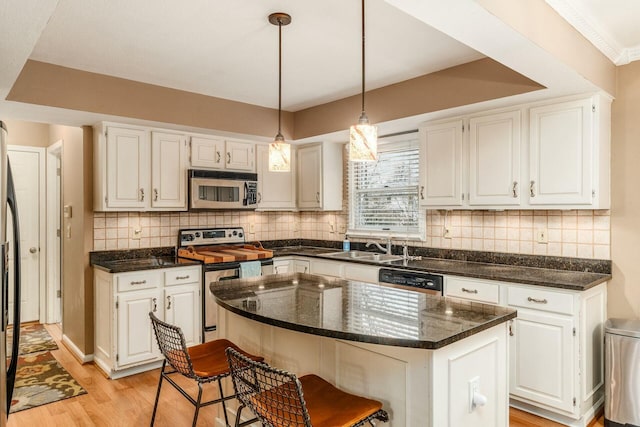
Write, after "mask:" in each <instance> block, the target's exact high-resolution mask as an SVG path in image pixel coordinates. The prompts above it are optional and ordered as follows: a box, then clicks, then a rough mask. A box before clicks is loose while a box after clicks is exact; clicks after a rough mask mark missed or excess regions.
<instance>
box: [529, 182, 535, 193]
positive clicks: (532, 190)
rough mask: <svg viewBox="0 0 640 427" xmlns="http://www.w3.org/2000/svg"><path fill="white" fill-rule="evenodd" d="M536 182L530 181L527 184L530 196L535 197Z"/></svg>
mask: <svg viewBox="0 0 640 427" xmlns="http://www.w3.org/2000/svg"><path fill="white" fill-rule="evenodd" d="M535 186H536V182H535V181H531V184H530V185H529V195H530V196H531V197H536V187H535Z"/></svg>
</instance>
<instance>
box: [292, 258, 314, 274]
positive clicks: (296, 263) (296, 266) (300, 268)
mask: <svg viewBox="0 0 640 427" xmlns="http://www.w3.org/2000/svg"><path fill="white" fill-rule="evenodd" d="M309 271H310V263H309V261H305V260H301V259H294V260H293V272H294V273H307V274H308V273H309Z"/></svg>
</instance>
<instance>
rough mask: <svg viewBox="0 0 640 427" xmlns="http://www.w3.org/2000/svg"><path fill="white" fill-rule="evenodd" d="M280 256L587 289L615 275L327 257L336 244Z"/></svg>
mask: <svg viewBox="0 0 640 427" xmlns="http://www.w3.org/2000/svg"><path fill="white" fill-rule="evenodd" d="M272 249H273V250H274V254H273V255H274V257H276V256H295V255H298V256H306V257H318V258H323V259H329V260H331V259H333V260H335V261H345V262H356V263H360V264H369V265H376V266H380V267H392V268H400V269H405V270H414V271H421V272H429V273H439V274H450V275H455V276H465V277H475V278H478V279H487V280H497V281H501V282H512V283H523V284H528V285H538V286H546V287H551V288H561V289H569V290H574V291H585V290H587V289H589V288H592V287H593V286H596V285H598V284H600V283H603V282H606V281H608V280H610V279H611V274H607V273H592V272H585V271H575V270H560V269H552V268H541V267H527V266H521V265H508V264H496V263H486V262H472V261H461V260H454V259H444V258H429V257H423V258H422V259H421V260H411V261H404V260H402V261H393V262H390V263H389V262H387V263H379V262H373V261H363V260H353V259H350V260H345V259H335V258H331V257H327V256H326V254H329V253H333V252H336V249H335V248H326V247H322V248H319V247H309V246H289V247H281V248H272Z"/></svg>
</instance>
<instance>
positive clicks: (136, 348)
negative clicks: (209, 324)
mask: <svg viewBox="0 0 640 427" xmlns="http://www.w3.org/2000/svg"><path fill="white" fill-rule="evenodd" d="M200 277H201V273H200V266H197V267H180V268H167V269H157V270H144V271H136V272H126V273H113V274H111V273H106V272H104V271H102V270H97V269H96V270H94V290H95V291H94V297H95V301H94V307H95V319H94V324H95V348H94V361H95V362H96V364H97V365H98V366H99V367H100V368H101V369H102V370H104V371H105V372H106V373H107V374H108V375H109V376H110V377H111V378H120V377H123V376H127V375H132V374H135V373H139V372H143V371H146V370H149V369H153V368H156V367H157V366H159V364H160V363H161V361H162V354H161V353H160V350H159V349H158V345H157V343H156V337H155V334H154V332H153V328H152V326H151V321H150V320H149V312H153V313H154V314H155V315H156V316H157V317H158V318H159V319H161V320H164V321H166V322H167V323H171V324H174V325H177V326H179V327H180V328H181V329H182V331H183V333H184V336H185V340H186V343H187V346H191V345H195V344H199V343H200V337H201V331H200V329H201V325H202V321H201V314H200V311H201V299H200V288H201V284H200V280H201V279H200Z"/></svg>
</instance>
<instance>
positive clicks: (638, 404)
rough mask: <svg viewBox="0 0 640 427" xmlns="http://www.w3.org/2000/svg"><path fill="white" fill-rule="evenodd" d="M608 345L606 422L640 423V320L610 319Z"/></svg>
mask: <svg viewBox="0 0 640 427" xmlns="http://www.w3.org/2000/svg"><path fill="white" fill-rule="evenodd" d="M604 348H605V360H604V361H605V371H604V383H605V392H604V425H605V426H606V427H640V320H627V319H609V320H607V322H606V323H605V326H604Z"/></svg>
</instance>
